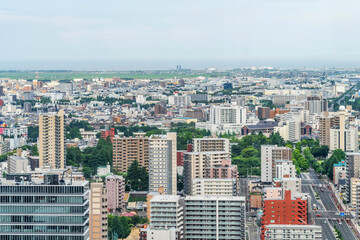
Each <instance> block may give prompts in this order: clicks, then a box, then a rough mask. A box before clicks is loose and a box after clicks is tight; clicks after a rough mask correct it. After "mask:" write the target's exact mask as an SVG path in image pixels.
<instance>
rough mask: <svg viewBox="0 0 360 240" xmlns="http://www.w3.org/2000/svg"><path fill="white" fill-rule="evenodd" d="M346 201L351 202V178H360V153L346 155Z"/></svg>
mask: <svg viewBox="0 0 360 240" xmlns="http://www.w3.org/2000/svg"><path fill="white" fill-rule="evenodd" d="M345 161H346V179H345V189H346V192H345V199H346V200H347V202H349V201H350V200H351V194H352V192H351V191H350V190H351V178H360V153H346V159H345Z"/></svg>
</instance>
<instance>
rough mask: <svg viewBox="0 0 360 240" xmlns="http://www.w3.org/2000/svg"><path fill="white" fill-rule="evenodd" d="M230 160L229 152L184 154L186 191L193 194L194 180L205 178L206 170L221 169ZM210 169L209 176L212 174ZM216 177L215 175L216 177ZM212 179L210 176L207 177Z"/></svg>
mask: <svg viewBox="0 0 360 240" xmlns="http://www.w3.org/2000/svg"><path fill="white" fill-rule="evenodd" d="M227 159H230V153H229V152H185V153H184V190H185V193H186V194H190V193H191V188H192V180H193V179H195V178H204V173H205V168H211V167H221V166H222V163H223V160H227ZM211 172H212V171H211V170H210V169H209V174H211ZM214 176H215V175H214ZM205 178H210V176H208V177H205Z"/></svg>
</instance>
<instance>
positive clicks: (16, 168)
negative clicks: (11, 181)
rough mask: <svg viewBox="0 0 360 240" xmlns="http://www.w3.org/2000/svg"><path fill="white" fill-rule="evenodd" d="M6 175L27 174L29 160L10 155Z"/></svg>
mask: <svg viewBox="0 0 360 240" xmlns="http://www.w3.org/2000/svg"><path fill="white" fill-rule="evenodd" d="M7 164H8V167H7V169H8V173H29V172H30V170H31V169H30V165H29V160H28V159H27V158H24V157H20V156H15V155H11V156H8V162H7Z"/></svg>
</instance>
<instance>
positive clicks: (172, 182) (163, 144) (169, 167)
mask: <svg viewBox="0 0 360 240" xmlns="http://www.w3.org/2000/svg"><path fill="white" fill-rule="evenodd" d="M176 178H177V174H176V133H175V132H169V133H167V134H166V135H152V136H151V137H150V138H149V190H150V191H153V192H156V191H158V190H159V188H161V189H163V190H164V192H165V194H168V195H176V194H177V179H176Z"/></svg>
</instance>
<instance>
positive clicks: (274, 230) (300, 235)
mask: <svg viewBox="0 0 360 240" xmlns="http://www.w3.org/2000/svg"><path fill="white" fill-rule="evenodd" d="M265 228H266V229H267V231H266V232H265V240H278V239H293V240H304V239H307V240H322V239H323V237H322V228H321V226H318V225H305V226H304V225H290V224H274V225H267V226H265Z"/></svg>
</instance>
